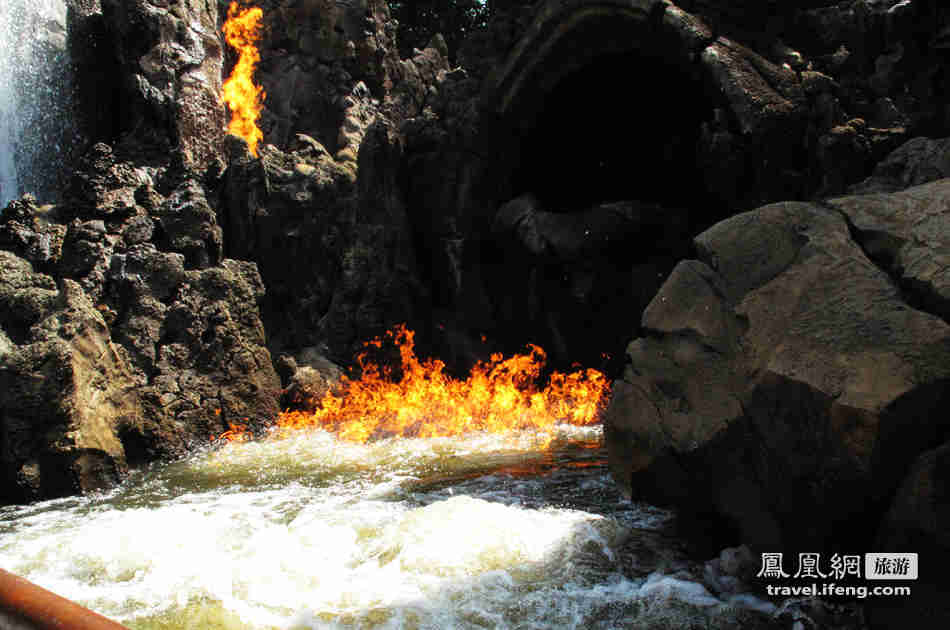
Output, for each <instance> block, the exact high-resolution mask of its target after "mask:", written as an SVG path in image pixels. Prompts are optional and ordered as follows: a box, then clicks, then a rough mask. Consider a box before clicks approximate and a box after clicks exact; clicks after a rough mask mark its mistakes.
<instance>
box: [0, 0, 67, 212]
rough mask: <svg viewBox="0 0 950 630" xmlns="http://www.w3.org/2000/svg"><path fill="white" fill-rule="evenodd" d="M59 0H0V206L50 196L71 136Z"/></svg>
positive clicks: (62, 9) (62, 7)
mask: <svg viewBox="0 0 950 630" xmlns="http://www.w3.org/2000/svg"><path fill="white" fill-rule="evenodd" d="M66 11H67V8H66V3H65V1H64V0H4V2H3V3H0V208H2V207H5V206H6V205H7V203H9V202H10V200H11V199H14V198H16V197H18V196H20V195H21V194H23V193H26V192H32V193H34V194H35V195H37V197H39V198H40V199H48V198H50V197H53V196H55V194H56V191H57V190H58V189H59V185H60V180H61V178H62V176H63V172H64V168H63V166H64V160H65V158H66V153H67V150H68V148H69V146H70V145H71V143H72V142H74V141H75V139H76V138H75V130H74V123H73V109H72V98H71V92H72V89H71V80H70V67H69V54H68V49H67V45H66Z"/></svg>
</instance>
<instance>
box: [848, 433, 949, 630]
mask: <svg viewBox="0 0 950 630" xmlns="http://www.w3.org/2000/svg"><path fill="white" fill-rule="evenodd" d="M948 479H950V444H944V445H943V446H940V447H939V448H936V449H934V450H931V451H927V452H926V453H924V454H922V455H921V456H920V457H918V458H917V461H916V462H914V465H913V467H911V469H910V472H909V473H908V474H907V477H906V478H905V479H904V481H903V483H902V484H901V486H900V489H898V491H897V494H896V496H895V497H894V501H893V503H892V504H891V506H890V509H889V510H888V512H887V514H886V516H885V517H884V520H883V522H882V524H881V527H880V530H879V531H878V534H877V540H876V541H875V543H874V549H875V550H879V551H882V552H914V553H916V554H918V555H917V558H918V561H919V564H918V567H919V576H918V579H916V580H914V581H912V582H896V581H891V582H882V584H888V585H894V586H897V585H904V584H906V585H910V586H911V594H910V597H901V598H899V599H898V598H896V597H895V598H885V597H879V598H874V599H869V600H868V601H867V603H866V605H865V609H866V611H867V617H868V627H869V628H871V629H872V630H883V629H884V628H894V627H895V626H897V625H900V624H908V625H909V626H911V627H914V628H928V629H929V628H933V629H934V630H936V629H937V628H945V627H946V625H947V621H948V620H950V604H948V602H947V598H946V593H947V586H948V578H947V575H946V571H945V570H944V568H945V567H946V566H947V562H950V537H948V536H947V532H948V531H950V529H948V526H950V501H948V492H950V488H948V485H947V481H948Z"/></svg>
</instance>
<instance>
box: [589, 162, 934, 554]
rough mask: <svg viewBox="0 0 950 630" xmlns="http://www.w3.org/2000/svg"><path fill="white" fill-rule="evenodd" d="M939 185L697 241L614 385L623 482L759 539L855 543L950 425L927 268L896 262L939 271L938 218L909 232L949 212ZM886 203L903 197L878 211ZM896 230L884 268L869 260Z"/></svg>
mask: <svg viewBox="0 0 950 630" xmlns="http://www.w3.org/2000/svg"><path fill="white" fill-rule="evenodd" d="M948 192H950V180H943V181H941V182H937V183H934V184H930V185H926V186H922V187H918V188H914V189H910V190H908V191H905V192H903V193H897V194H893V195H890V196H868V197H844V198H839V199H835V200H832V201H831V202H830V203H829V204H805V203H781V204H774V205H770V206H766V207H764V208H761V209H758V210H755V211H753V212H750V213H746V214H741V215H737V216H736V217H733V218H731V219H728V220H726V221H724V222H722V223H719V224H717V225H716V226H714V227H713V228H711V229H710V230H708V231H707V232H704V233H703V234H702V235H700V236H699V237H697V238H696V248H697V251H698V253H699V260H691V261H684V262H682V263H680V265H678V266H677V268H676V269H675V270H674V272H673V274H672V275H671V276H670V278H669V279H668V280H667V282H666V283H665V284H664V286H663V288H662V289H661V290H660V292H659V293H658V294H657V296H656V297H655V298H654V299H653V301H652V302H651V303H650V305H649V306H648V307H647V309H646V311H645V312H644V314H643V320H642V326H643V328H644V331H645V333H646V335H645V336H644V337H643V338H640V339H637V340H635V341H633V342H632V343H631V344H630V346H629V348H628V351H627V352H628V355H629V359H630V365H629V366H628V367H627V369H626V371H625V372H624V376H623V378H622V379H621V380H618V381H617V382H616V384H615V387H614V393H613V398H612V401H611V404H610V408H609V409H608V412H607V416H606V418H605V432H606V435H607V444H608V448H609V450H610V461H611V466H612V471H613V474H614V476H615V478H616V479H617V481H618V483H620V484H621V485H623V486H624V487H625V488H626V489H627V490H628V492H633V493H634V494H637V495H639V496H642V497H644V498H647V499H648V500H653V501H662V502H664V503H672V504H675V505H677V506H679V507H682V508H683V509H686V510H689V511H693V512H703V511H709V512H714V513H716V514H717V515H719V517H720V518H722V519H725V520H727V521H729V522H730V523H731V524H732V525H733V526H735V527H736V528H737V530H738V534H739V536H741V538H742V540H744V541H746V542H750V543H754V544H757V545H759V546H761V547H762V548H763V549H765V548H783V549H805V548H814V549H816V550H817V549H827V548H843V547H842V545H846V544H851V545H853V544H854V543H855V536H856V535H857V534H856V532H860V531H866V529H864V527H865V526H866V524H867V523H868V522H876V520H877V519H878V518H879V515H880V514H881V512H882V510H883V508H884V505H885V502H886V501H887V500H888V499H889V497H890V496H891V494H892V493H893V492H894V490H895V489H896V487H897V485H898V484H899V483H900V480H901V479H902V477H903V475H904V473H905V471H906V469H907V467H908V466H909V465H910V463H911V462H912V461H913V459H914V458H915V457H916V456H917V454H918V453H920V452H921V451H922V450H926V449H928V448H933V447H935V446H937V445H939V444H941V443H943V442H944V441H945V440H946V438H947V435H946V428H945V426H944V424H945V423H943V422H942V420H941V417H940V412H939V411H938V410H939V409H942V408H943V407H944V406H945V405H946V404H947V403H948V400H947V393H948V392H950V388H948V384H950V327H948V326H947V323H946V321H945V320H944V319H942V317H941V316H942V315H943V314H942V313H940V312H933V313H931V312H926V311H924V310H917V308H914V305H918V306H920V307H925V306H926V305H927V304H929V303H930V302H928V301H927V300H925V299H924V298H925V297H926V296H927V295H929V292H928V291H926V290H923V291H921V290H920V289H921V287H923V286H925V285H926V286H928V287H929V286H933V282H931V283H929V284H928V283H926V282H924V281H917V282H916V283H914V282H910V281H908V280H901V279H900V278H899V277H897V274H896V273H895V271H896V270H897V269H904V267H903V266H902V265H901V262H900V261H901V260H908V259H912V260H915V261H919V260H921V259H925V258H934V259H935V261H936V265H937V266H938V267H939V261H940V259H941V257H945V256H946V254H947V252H948V251H950V242H948V241H947V238H946V236H947V234H948V232H947V231H946V230H935V231H934V232H932V233H929V234H930V238H929V239H928V240H927V241H926V242H925V243H920V242H914V243H913V244H911V241H913V240H914V239H913V238H912V237H911V236H910V232H912V230H913V226H915V225H918V224H920V225H923V224H924V223H926V222H927V221H928V220H930V221H932V220H933V219H928V217H932V216H934V215H942V216H946V213H947V206H946V198H947V194H948ZM885 203H886V204H887V205H888V207H889V208H891V209H899V210H900V211H899V212H895V213H893V214H894V216H893V218H891V213H890V212H888V213H887V219H882V218H880V213H881V212H882V211H883V204H885ZM875 217H878V222H877V223H873V221H874V218H875ZM888 220H890V221H892V222H891V223H888ZM883 243H887V245H883ZM900 243H905V244H906V245H907V249H906V250H901V252H902V254H898V255H895V256H894V258H893V259H886V260H887V262H888V265H885V266H884V267H883V268H879V267H877V266H876V265H875V264H874V263H873V262H872V259H876V258H877V257H878V256H879V255H880V254H881V253H882V250H886V249H887V248H889V247H895V244H897V245H896V247H897V248H898V249H900V245H899V244H900ZM921 248H925V249H927V250H928V252H927V254H921V252H920V249H921ZM901 255H903V256H904V258H901ZM868 256H871V259H869V257H868ZM882 258H884V257H883V256H882ZM931 271H932V270H930V269H929V268H926V267H924V268H921V267H920V266H919V265H917V266H915V265H914V264H912V263H907V268H906V271H904V273H905V274H911V275H912V274H919V275H923V276H926V277H927V278H928V279H930V280H933V279H934V278H935V276H934V275H933V274H932V273H931ZM892 276H893V277H892ZM898 284H900V285H901V286H902V287H905V291H907V292H919V293H918V298H916V299H905V297H904V294H902V291H901V290H900V289H899V288H898ZM908 302H911V304H908ZM815 514H821V515H822V517H821V518H820V519H816V518H814V515H815ZM866 537H867V536H866ZM870 542H871V541H870V539H869V538H868V539H867V540H865V541H864V543H866V545H865V546H867V545H869V544H870ZM835 545H838V547H835ZM859 546H860V545H859ZM868 548H870V547H868Z"/></svg>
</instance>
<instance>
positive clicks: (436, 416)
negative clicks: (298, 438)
mask: <svg viewBox="0 0 950 630" xmlns="http://www.w3.org/2000/svg"><path fill="white" fill-rule="evenodd" d="M386 339H387V340H389V341H392V342H394V343H395V345H396V347H397V348H398V350H399V356H400V369H399V370H397V373H398V374H399V376H398V379H397V378H395V376H394V374H393V371H392V370H389V369H387V368H384V367H381V366H379V365H378V364H376V363H374V362H372V361H370V360H368V359H367V355H366V353H363V354H361V355H360V356H359V357H358V359H357V361H358V363H359V365H360V367H361V368H362V369H361V372H362V375H361V377H360V378H359V379H350V378H346V377H344V378H343V380H342V382H341V384H340V386H339V387H338V388H336V389H335V390H332V391H330V392H328V393H327V394H326V395H325V396H324V397H323V398H322V399H321V400H320V401H319V402H318V404H317V407H316V410H315V411H285V412H284V413H282V414H280V416H279V417H278V419H277V427H278V430H279V432H280V433H285V432H288V431H293V430H296V429H302V428H309V427H318V428H323V429H326V430H328V431H332V432H335V433H337V434H338V435H339V437H340V438H342V439H345V440H352V441H356V442H367V441H370V440H373V439H379V438H385V437H392V436H405V437H438V436H452V435H461V434H465V433H472V432H492V433H497V432H506V431H513V430H522V429H539V430H542V431H544V430H551V429H553V427H554V426H555V425H557V424H559V423H569V424H575V425H588V424H593V423H594V422H596V421H597V419H598V412H599V411H600V409H601V407H602V405H603V404H604V402H605V401H606V398H607V392H608V390H609V385H608V383H607V377H606V376H605V375H604V374H602V373H601V372H598V371H597V370H593V369H587V370H580V371H576V372H573V373H570V374H562V373H558V372H555V373H554V374H552V375H551V376H550V378H549V379H548V382H547V385H546V386H545V387H543V388H540V387H538V385H537V380H538V378H539V376H540V374H541V370H542V369H543V367H544V362H545V359H546V355H545V353H544V351H543V350H542V349H541V348H539V347H538V346H534V345H531V346H529V350H530V351H529V353H528V354H523V355H515V356H513V357H511V358H508V359H504V358H503V357H502V355H501V354H494V355H492V357H491V359H490V360H489V361H487V362H484V363H479V364H478V365H476V366H475V368H474V369H473V370H472V373H471V374H470V375H469V377H468V378H467V379H464V380H460V379H455V378H452V377H450V376H448V375H446V374H445V373H444V368H445V364H444V363H442V362H441V361H438V360H434V359H427V360H423V361H420V360H419V359H418V358H417V357H416V354H415V344H414V333H413V332H412V331H411V330H408V329H407V328H406V327H405V326H398V327H396V329H395V330H394V331H390V332H388V333H386ZM382 342H383V340H381V339H375V340H373V341H371V342H369V343H367V344H366V345H367V346H374V347H377V348H378V347H380V346H381V345H382Z"/></svg>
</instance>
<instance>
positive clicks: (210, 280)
mask: <svg viewBox="0 0 950 630" xmlns="http://www.w3.org/2000/svg"><path fill="white" fill-rule="evenodd" d="M263 294H264V289H263V284H262V282H261V279H260V276H259V275H258V273H257V269H256V267H255V266H254V265H253V264H251V263H243V262H238V261H234V260H224V261H222V262H221V264H220V265H219V266H213V267H207V268H204V269H195V270H186V268H185V265H184V257H183V256H182V255H181V254H172V253H163V252H159V251H157V250H156V249H155V247H154V246H153V245H138V246H135V247H133V248H131V249H130V250H129V251H128V252H127V253H125V254H122V255H118V256H114V257H113V260H112V265H111V267H110V269H109V289H108V292H107V294H106V296H105V303H106V304H107V305H109V306H110V307H111V308H112V309H113V310H114V311H115V312H116V313H118V314H119V315H118V317H117V318H116V320H115V322H114V324H113V326H112V335H113V338H114V339H116V340H117V342H118V343H119V344H121V345H122V347H123V349H124V350H125V351H126V352H127V353H128V356H129V358H130V362H131V364H132V366H133V369H134V371H135V374H136V378H137V383H138V385H139V391H140V392H141V396H142V407H143V410H142V411H143V414H144V417H145V430H146V432H147V435H148V436H149V439H148V440H147V441H145V442H144V443H142V444H139V445H137V448H138V450H139V451H145V452H144V453H142V455H141V457H142V458H143V459H151V458H154V457H155V456H157V455H168V454H178V453H181V452H182V451H183V450H184V449H185V448H186V447H187V445H188V444H189V443H192V442H193V441H195V440H203V439H207V437H208V436H211V435H215V434H216V433H219V432H221V431H223V430H224V429H225V428H227V423H228V422H234V421H241V422H243V423H245V424H250V425H252V426H255V427H260V426H264V425H266V424H268V423H270V422H271V421H272V420H273V418H274V417H276V414H277V411H278V407H277V399H278V395H279V389H280V384H279V381H278V379H277V375H276V373H275V372H274V369H273V367H272V365H271V362H270V354H269V353H268V351H267V349H266V347H265V341H266V340H265V334H264V328H263V326H262V325H261V322H260V319H259V315H258V310H257V303H258V302H259V300H260V299H261V298H262V297H263Z"/></svg>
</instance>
